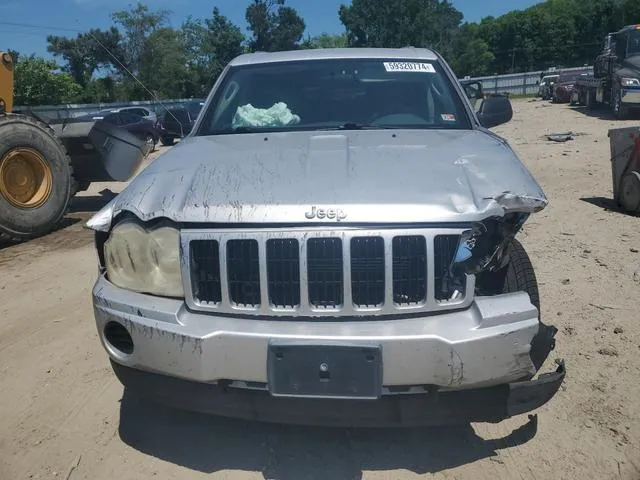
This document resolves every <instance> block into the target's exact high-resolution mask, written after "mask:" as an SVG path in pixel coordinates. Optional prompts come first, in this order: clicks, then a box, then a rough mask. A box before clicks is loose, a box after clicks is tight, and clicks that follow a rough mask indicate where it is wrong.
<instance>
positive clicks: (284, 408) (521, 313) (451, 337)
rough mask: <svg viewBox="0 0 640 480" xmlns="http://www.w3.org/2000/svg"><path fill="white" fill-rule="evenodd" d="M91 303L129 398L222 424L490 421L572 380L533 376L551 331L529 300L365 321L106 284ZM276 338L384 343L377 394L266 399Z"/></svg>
mask: <svg viewBox="0 0 640 480" xmlns="http://www.w3.org/2000/svg"><path fill="white" fill-rule="evenodd" d="M93 300H94V310H95V317H96V323H97V328H98V333H99V335H100V339H101V341H102V343H103V345H104V347H105V348H106V350H107V352H108V354H109V356H110V358H111V361H112V364H113V367H114V370H115V372H116V374H117V376H118V378H119V379H120V380H121V382H122V383H123V384H124V385H125V386H126V387H127V388H128V389H129V390H131V391H134V392H136V391H137V392H140V393H143V394H145V395H148V396H150V397H151V398H154V399H156V400H160V401H162V402H164V403H169V404H172V405H174V406H176V407H181V408H186V409H195V410H199V411H205V412H209V413H214V414H221V415H225V416H233V417H242V418H255V419H260V420H266V421H277V422H288V423H305V424H313V423H320V424H324V425H329V424H336V425H354V426H357V425H368V424H375V425H385V424H391V425H394V424H406V423H413V424H441V423H450V422H451V421H455V422H459V421H463V422H465V421H486V422H493V421H500V420H503V419H504V418H508V417H510V416H512V415H516V414H520V413H524V412H527V411H531V410H533V409H536V408H538V407H540V406H541V405H544V404H545V403H546V402H548V401H549V400H550V399H551V398H552V397H553V396H554V395H555V394H556V392H557V391H558V389H559V388H560V385H561V383H562V381H563V379H564V375H565V373H564V365H563V364H560V366H559V368H558V370H557V371H556V372H554V373H549V374H546V375H542V376H540V377H539V378H538V379H537V380H533V381H532V380H531V378H533V376H534V375H535V373H536V371H537V370H538V369H539V368H540V366H541V364H542V362H543V361H544V360H545V359H546V358H547V356H548V354H549V352H550V351H551V350H552V349H553V346H554V344H553V337H554V335H555V332H556V330H555V328H553V327H546V326H544V325H542V324H541V323H540V322H539V319H538V311H537V309H536V308H535V307H534V306H533V305H532V304H531V302H530V300H529V297H528V295H527V294H526V293H515V294H507V295H501V296H496V297H478V298H476V300H475V301H474V303H473V304H472V306H471V307H470V308H467V309H465V310H460V311H455V312H448V313H443V314H438V315H431V316H428V315H421V316H418V317H415V316H413V317H409V318H394V319H388V320H375V319H374V320H369V321H366V320H362V319H350V318H340V319H337V320H336V321H302V320H297V319H295V318H294V319H287V320H282V319H278V320H273V319H255V318H250V319H244V318H236V317H227V316H216V315H212V314H203V313H195V312H191V311H189V310H188V309H187V307H186V306H185V304H184V302H183V301H180V300H171V299H165V298H157V297H150V296H148V295H141V294H137V293H133V292H130V291H126V290H123V289H120V288H117V287H115V286H114V285H112V284H111V283H109V282H108V281H107V280H106V279H105V278H104V277H103V276H101V277H100V278H99V279H98V281H97V282H96V285H95V287H94V290H93ZM114 325H115V326H116V327H120V330H119V332H120V333H123V332H125V330H126V332H125V335H124V336H125V337H127V338H126V340H127V342H128V343H126V342H125V344H120V343H119V341H120V340H121V339H122V338H121V337H122V335H120V336H118V335H109V334H106V333H105V330H106V331H107V332H108V331H109V328H112V331H113V326H114ZM126 333H128V335H126ZM119 339H120V340H119ZM273 342H284V343H286V342H307V343H311V344H318V345H324V344H333V345H356V346H360V345H361V346H369V345H378V346H379V347H380V351H381V364H382V368H381V373H380V378H381V390H380V393H381V396H380V398H378V399H377V400H361V399H348V400H347V399H335V398H281V397H275V396H273V395H270V394H269V375H268V368H267V365H268V360H269V358H268V357H269V354H268V352H269V349H270V345H272V343H273ZM123 345H124V346H123Z"/></svg>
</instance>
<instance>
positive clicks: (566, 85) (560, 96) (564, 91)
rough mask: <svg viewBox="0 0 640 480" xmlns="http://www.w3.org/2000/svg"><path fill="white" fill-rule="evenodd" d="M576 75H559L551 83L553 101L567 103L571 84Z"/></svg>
mask: <svg viewBox="0 0 640 480" xmlns="http://www.w3.org/2000/svg"><path fill="white" fill-rule="evenodd" d="M577 77H578V75H575V74H574V75H560V77H559V78H558V80H556V83H555V84H554V85H553V97H552V101H553V103H569V100H570V99H571V92H572V91H573V85H574V83H575V81H576V78H577Z"/></svg>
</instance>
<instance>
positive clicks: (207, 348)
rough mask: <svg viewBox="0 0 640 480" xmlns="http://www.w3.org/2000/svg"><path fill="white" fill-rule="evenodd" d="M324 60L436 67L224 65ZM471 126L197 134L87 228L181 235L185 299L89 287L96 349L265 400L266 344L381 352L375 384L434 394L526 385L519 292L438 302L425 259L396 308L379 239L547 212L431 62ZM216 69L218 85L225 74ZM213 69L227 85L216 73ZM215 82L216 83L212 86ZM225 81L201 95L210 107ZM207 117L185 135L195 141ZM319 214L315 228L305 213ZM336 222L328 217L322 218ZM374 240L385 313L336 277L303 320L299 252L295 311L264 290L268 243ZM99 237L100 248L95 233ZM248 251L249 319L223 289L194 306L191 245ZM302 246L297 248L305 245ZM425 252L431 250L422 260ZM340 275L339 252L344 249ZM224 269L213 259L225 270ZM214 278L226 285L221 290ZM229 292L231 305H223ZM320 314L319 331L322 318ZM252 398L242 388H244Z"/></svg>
mask: <svg viewBox="0 0 640 480" xmlns="http://www.w3.org/2000/svg"><path fill="white" fill-rule="evenodd" d="M322 58H332V59H333V58H403V59H406V58H412V59H424V60H429V61H441V59H440V57H439V56H438V55H436V54H434V53H433V52H431V51H429V50H422V49H413V48H407V49H364V50H363V49H346V50H345V49H342V50H314V51H300V52H281V53H273V54H263V53H256V54H251V55H244V56H241V57H239V58H237V59H236V60H234V61H233V62H231V64H230V65H229V66H228V67H227V70H228V69H229V68H233V67H236V66H243V65H249V64H253V63H266V62H285V61H301V60H306V59H322ZM442 64H443V66H444V69H445V73H446V75H448V77H449V80H450V81H451V82H452V83H453V85H454V92H457V93H458V94H459V95H460V97H461V99H462V100H464V101H463V104H464V105H465V109H467V113H468V115H469V124H470V128H469V129H467V130H360V131H298V132H284V133H261V134H235V135H218V136H208V137H204V136H195V135H194V134H193V132H192V133H191V134H190V135H189V136H187V137H186V138H185V139H183V140H182V141H181V142H180V143H179V144H178V145H177V146H176V147H174V148H172V149H171V150H170V151H168V152H167V153H165V154H163V155H162V156H160V157H159V158H158V159H156V160H155V161H154V163H152V164H151V165H150V166H149V167H147V168H146V169H145V170H144V171H143V172H142V173H141V174H139V175H138V177H137V178H135V179H134V180H133V181H132V182H131V183H130V184H129V185H128V186H127V188H126V189H125V190H124V191H123V192H122V193H120V194H119V195H118V196H117V197H116V198H114V199H113V200H112V201H111V202H110V203H109V204H108V205H107V206H105V207H104V208H103V209H102V210H101V211H100V212H98V213H97V214H96V215H95V216H94V217H93V218H92V219H91V220H90V221H89V222H88V224H87V226H88V227H89V228H92V229H94V230H96V231H99V232H109V231H110V229H111V228H112V227H113V224H114V221H115V220H117V218H118V216H119V215H120V214H122V213H125V212H127V213H131V214H133V215H135V216H136V217H137V218H138V219H139V220H141V221H143V222H146V221H151V220H154V219H161V218H162V219H169V220H171V221H173V222H175V223H176V224H177V226H178V228H180V230H181V249H180V250H181V262H182V263H181V269H182V270H181V271H182V279H183V285H184V287H185V298H184V299H169V298H160V297H154V296H150V295H145V294H140V293H134V292H132V291H128V290H124V289H121V288H118V287H116V286H115V285H113V284H111V283H110V282H109V281H108V280H107V279H106V278H105V276H104V273H101V274H100V276H99V278H98V280H97V282H96V284H95V286H94V290H93V304H94V311H95V318H96V323H97V328H98V333H99V336H100V339H101V341H102V343H103V345H104V347H105V349H106V350H107V352H108V354H109V356H110V357H111V359H112V360H113V361H115V362H116V363H119V364H121V365H124V366H127V367H132V368H133V369H139V370H143V371H146V372H155V373H160V374H164V375H167V376H171V377H177V378H181V379H187V380H193V381H196V382H204V383H215V382H219V381H222V380H224V381H232V382H236V383H234V385H238V386H242V385H244V386H245V387H246V386H253V387H256V385H257V386H258V388H260V386H264V385H265V384H266V382H267V352H268V347H269V345H270V342H272V341H278V342H288V341H300V340H305V341H311V342H314V343H318V344H323V343H332V344H335V343H338V344H340V343H344V344H345V345H346V344H348V345H372V344H375V345H380V346H381V347H382V363H383V367H384V368H383V382H382V383H383V386H384V387H385V388H388V387H394V386H403V387H413V386H421V387H424V386H425V385H435V386H438V387H441V388H445V389H469V388H476V387H485V386H494V385H502V384H505V383H509V382H513V381H517V380H521V379H523V378H531V377H532V376H533V375H534V374H535V371H536V367H535V366H534V364H533V362H532V359H531V343H532V340H533V339H534V337H535V336H536V335H537V334H538V333H539V331H540V325H541V324H540V321H539V312H538V310H537V308H536V307H535V306H534V305H533V304H532V302H531V299H530V298H529V295H528V294H527V293H523V292H520V293H512V294H507V295H499V296H493V297H478V296H475V295H474V293H475V292H474V287H475V277H473V276H467V277H466V292H467V293H466V295H464V296H463V297H462V298H460V299H458V300H456V301H454V302H449V303H447V302H444V303H440V302H436V301H435V299H434V294H433V289H434V283H435V282H434V266H433V265H434V262H433V259H432V258H431V257H429V258H428V261H427V282H426V284H427V287H426V288H427V289H428V292H427V296H426V300H425V302H424V304H420V305H415V306H411V307H409V308H406V307H399V306H397V305H394V304H393V300H392V295H391V294H390V292H389V291H388V288H389V284H390V283H389V280H390V279H391V275H392V274H391V273H390V272H391V268H389V265H388V260H389V258H390V252H389V246H388V244H389V239H390V238H391V236H393V235H397V234H400V235H412V234H414V233H415V232H416V231H417V232H420V233H421V234H423V235H424V236H425V237H426V238H427V246H428V247H430V246H432V245H433V238H434V236H435V235H437V234H439V233H448V232H452V233H455V234H460V233H461V232H462V231H464V230H465V229H467V228H468V227H469V225H470V224H471V223H473V222H479V221H482V220H485V219H487V218H489V217H503V216H504V215H506V214H508V213H511V212H522V213H534V212H538V211H540V210H542V209H543V208H545V207H546V205H547V198H546V197H545V195H544V193H543V191H542V189H541V188H540V186H539V185H538V183H537V182H536V181H535V179H534V178H533V177H532V175H531V174H530V173H529V171H528V170H527V169H526V168H525V167H524V165H523V164H522V162H521V161H520V160H519V159H518V157H517V156H516V154H515V153H514V152H513V150H512V149H511V148H510V147H509V145H508V144H507V142H506V141H505V140H503V139H501V138H500V137H498V136H496V135H494V134H492V133H491V132H489V131H487V130H485V129H483V128H481V127H480V125H479V123H478V119H477V118H476V116H475V115H474V113H473V112H472V110H471V107H470V104H469V102H468V101H467V100H466V99H465V97H464V92H463V90H462V88H461V87H460V85H459V84H458V83H457V81H456V80H455V77H454V75H453V72H452V71H451V70H450V69H449V67H448V66H447V65H446V63H444V62H442ZM227 70H225V72H226V71H227ZM225 72H223V74H222V76H224V75H225ZM222 76H221V78H222ZM220 81H221V80H220V79H219V80H218V83H217V84H216V86H214V89H213V91H212V92H211V93H210V95H209V97H208V100H207V102H206V104H205V107H204V109H207V108H209V105H210V103H211V102H212V99H213V96H214V93H215V90H216V88H217V87H218V86H219V85H220ZM203 118H204V115H200V117H199V120H198V122H199V123H197V124H196V126H195V128H194V131H197V130H198V128H199V126H200V122H202V121H203ZM313 209H315V210H316V211H318V210H322V211H323V212H324V213H323V214H322V215H315V216H314V215H310V211H312V210H313ZM328 212H331V214H328ZM356 234H357V235H371V234H374V235H379V236H382V237H384V238H385V249H386V250H385V259H386V266H385V272H384V273H385V280H386V282H385V285H386V288H387V290H386V291H385V301H384V304H383V305H382V306H380V307H376V308H374V309H359V308H356V307H354V306H353V305H352V303H353V302H350V301H349V300H350V299H349V297H350V291H349V289H350V287H349V284H350V282H349V277H348V275H349V272H348V269H347V268H346V267H345V268H344V286H345V287H344V288H345V291H344V304H343V305H342V306H340V307H338V308H334V309H330V310H329V311H325V310H319V309H315V308H312V307H311V306H310V305H309V302H308V294H307V292H306V291H305V288H306V287H305V284H306V282H305V278H304V275H305V271H306V269H305V252H304V247H302V250H301V255H300V277H301V280H300V284H301V292H300V293H301V295H300V298H301V301H300V305H299V307H296V308H292V309H290V310H286V309H284V310H278V309H276V308H273V307H272V306H271V305H269V301H268V299H267V298H266V295H267V294H266V291H265V289H264V284H265V278H266V272H265V268H264V263H265V262H264V260H265V254H264V250H265V249H264V244H265V241H266V240H267V239H270V238H277V237H279V236H287V237H289V236H290V235H294V236H295V238H296V239H298V240H304V239H305V238H307V237H308V236H309V235H312V236H321V235H334V236H336V235H337V236H339V238H341V239H342V240H343V241H344V242H343V243H344V244H347V245H348V243H349V242H348V241H345V240H348V239H349V238H351V236H352V235H356ZM103 237H104V235H103ZM242 238H250V239H255V240H257V241H258V243H259V245H260V246H261V247H260V248H259V254H260V272H259V276H260V284H261V285H262V287H261V291H260V295H261V302H260V307H257V308H248V307H241V308H239V307H238V306H236V305H232V304H231V302H230V301H229V298H228V294H227V293H224V292H225V291H226V290H227V289H226V285H224V282H226V281H227V280H225V279H224V278H222V283H223V285H222V291H223V294H222V295H223V296H222V299H221V301H220V303H219V304H218V305H211V304H205V303H202V302H198V301H197V300H196V299H195V297H194V292H193V291H192V287H191V278H190V268H191V267H190V258H189V242H190V241H191V240H194V239H216V240H218V241H219V242H220V243H221V244H222V245H224V243H225V242H226V241H227V240H229V239H242ZM300 244H301V245H303V244H304V242H302V241H301V243H300ZM432 251H433V248H427V252H429V253H428V254H429V255H432V253H430V252H432ZM343 259H344V260H345V261H344V265H347V264H348V261H347V260H348V259H349V249H348V248H346V249H345V250H344V257H343ZM220 262H221V265H220V269H221V272H225V265H224V262H225V260H224V257H223V256H221V257H220ZM224 276H225V275H224V274H223V275H222V277H224ZM225 295H227V296H226V297H225ZM318 317H320V318H318ZM110 322H115V323H118V324H120V325H121V326H124V328H125V329H126V330H127V332H128V333H129V334H130V336H131V339H132V342H133V345H134V346H135V348H133V350H132V353H131V354H128V355H127V354H124V353H122V351H119V350H117V349H115V348H114V347H113V346H112V345H110V344H109V342H108V341H107V340H106V339H105V332H104V330H105V326H106V325H107V324H108V323H110ZM253 387H252V388H253Z"/></svg>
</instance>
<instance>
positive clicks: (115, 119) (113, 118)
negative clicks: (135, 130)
mask: <svg viewBox="0 0 640 480" xmlns="http://www.w3.org/2000/svg"><path fill="white" fill-rule="evenodd" d="M103 120H104V121H105V122H109V123H111V124H112V125H122V114H121V113H109V114H108V115H105V116H104V118H103Z"/></svg>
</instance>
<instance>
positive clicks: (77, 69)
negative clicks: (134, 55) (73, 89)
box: [47, 27, 122, 87]
mask: <svg viewBox="0 0 640 480" xmlns="http://www.w3.org/2000/svg"><path fill="white" fill-rule="evenodd" d="M121 42H122V37H121V35H120V32H119V31H118V29H116V28H115V27H111V28H110V29H109V30H105V31H102V30H99V29H92V30H90V31H89V32H88V33H79V34H78V36H77V37H76V38H67V37H59V36H54V35H49V36H48V37H47V43H48V46H47V50H48V51H49V52H50V53H53V55H54V56H56V57H62V58H63V59H64V60H65V62H66V66H65V70H66V71H67V72H69V73H70V74H71V76H72V77H73V78H74V80H75V81H76V82H77V83H78V84H79V85H81V86H82V87H86V86H87V84H88V83H89V82H90V81H91V78H92V77H93V74H94V73H95V71H96V70H98V69H99V68H105V67H107V68H108V67H110V66H111V65H112V64H113V63H114V60H113V58H112V56H111V55H116V56H119V55H122V49H121V47H122V45H121ZM109 52H111V53H109Z"/></svg>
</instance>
